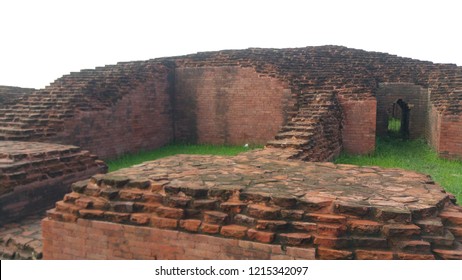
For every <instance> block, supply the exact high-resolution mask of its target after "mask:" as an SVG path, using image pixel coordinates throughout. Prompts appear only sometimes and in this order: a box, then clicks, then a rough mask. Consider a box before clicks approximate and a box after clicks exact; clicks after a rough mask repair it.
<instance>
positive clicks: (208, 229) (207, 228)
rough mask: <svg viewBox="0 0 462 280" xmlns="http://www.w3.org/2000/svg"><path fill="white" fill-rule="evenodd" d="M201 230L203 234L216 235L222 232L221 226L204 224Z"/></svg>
mask: <svg viewBox="0 0 462 280" xmlns="http://www.w3.org/2000/svg"><path fill="white" fill-rule="evenodd" d="M200 230H201V231H202V232H203V233H209V234H215V233H218V232H219V231H220V225H214V224H207V223H202V225H201V227H200Z"/></svg>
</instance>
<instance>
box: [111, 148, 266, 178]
mask: <svg viewBox="0 0 462 280" xmlns="http://www.w3.org/2000/svg"><path fill="white" fill-rule="evenodd" d="M261 147H263V146H249V147H244V146H225V145H220V146H214V145H189V144H170V145H167V146H164V147H162V148H159V149H156V150H153V151H143V152H140V153H136V154H130V155H124V156H121V157H119V158H117V159H115V160H111V161H108V162H107V165H108V166H109V172H112V171H116V170H119V169H121V168H126V167H130V166H133V165H135V164H140V163H142V162H145V161H151V160H155V159H159V158H163V157H168V156H172V155H177V154H194V155H221V156H234V155H237V154H239V153H241V152H245V151H248V150H251V149H256V148H261Z"/></svg>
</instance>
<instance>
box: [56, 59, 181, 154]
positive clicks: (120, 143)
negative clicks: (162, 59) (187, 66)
mask: <svg viewBox="0 0 462 280" xmlns="http://www.w3.org/2000/svg"><path fill="white" fill-rule="evenodd" d="M169 75H170V73H169V69H167V68H165V67H159V68H158V69H156V71H152V73H151V75H149V76H148V78H146V80H144V81H143V82H142V83H137V84H136V85H135V86H134V87H133V88H130V89H127V91H126V92H125V93H124V95H123V96H122V97H121V98H120V99H119V100H118V101H117V102H115V103H114V104H112V106H108V107H104V108H101V109H98V110H89V111H78V112H76V114H75V115H74V117H73V118H70V119H67V120H66V121H65V122H64V127H65V129H63V131H61V132H59V133H58V134H57V135H56V136H55V137H54V141H56V142H62V143H72V144H73V145H77V146H80V147H83V148H85V149H88V150H90V151H92V152H93V153H95V154H97V155H98V156H100V157H102V158H114V157H116V156H120V155H124V154H127V153H134V152H138V151H141V150H153V149H156V148H159V147H162V146H164V145H166V144H168V143H170V142H171V141H172V139H173V122H172V105H171V102H170V99H171V92H170V90H171V82H172V80H171V79H170V77H169Z"/></svg>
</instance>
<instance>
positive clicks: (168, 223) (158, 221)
mask: <svg viewBox="0 0 462 280" xmlns="http://www.w3.org/2000/svg"><path fill="white" fill-rule="evenodd" d="M151 224H152V226H154V227H158V228H168V229H176V228H177V227H178V220H176V219H169V218H160V217H155V216H152V217H151Z"/></svg>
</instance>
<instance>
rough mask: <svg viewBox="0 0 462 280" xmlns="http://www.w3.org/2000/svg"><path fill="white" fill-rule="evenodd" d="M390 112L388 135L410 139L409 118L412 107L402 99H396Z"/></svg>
mask: <svg viewBox="0 0 462 280" xmlns="http://www.w3.org/2000/svg"><path fill="white" fill-rule="evenodd" d="M390 109H391V110H390V112H388V126H387V127H388V131H387V132H388V136H390V137H393V138H401V139H409V119H410V112H411V109H410V108H409V105H408V104H407V103H406V102H405V101H403V100H402V99H398V100H396V102H394V103H393V105H392V106H391V107H390Z"/></svg>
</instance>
